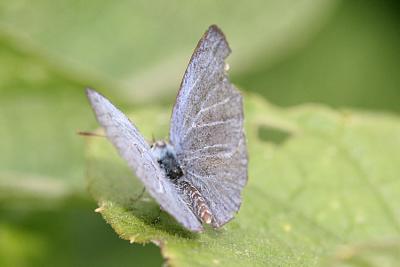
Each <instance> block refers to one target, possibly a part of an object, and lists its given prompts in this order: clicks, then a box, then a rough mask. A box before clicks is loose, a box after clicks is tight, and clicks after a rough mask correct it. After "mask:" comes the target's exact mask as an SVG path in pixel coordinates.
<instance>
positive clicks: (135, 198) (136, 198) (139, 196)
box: [130, 186, 146, 204]
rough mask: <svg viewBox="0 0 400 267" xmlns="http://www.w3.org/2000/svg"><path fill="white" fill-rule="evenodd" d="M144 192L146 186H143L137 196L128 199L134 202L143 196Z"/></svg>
mask: <svg viewBox="0 0 400 267" xmlns="http://www.w3.org/2000/svg"><path fill="white" fill-rule="evenodd" d="M144 192H146V187H144V186H143V189H142V192H140V194H139V195H138V196H137V197H134V198H130V201H131V202H132V203H133V204H134V203H135V202H136V201H138V200H140V199H141V198H142V197H143V195H144Z"/></svg>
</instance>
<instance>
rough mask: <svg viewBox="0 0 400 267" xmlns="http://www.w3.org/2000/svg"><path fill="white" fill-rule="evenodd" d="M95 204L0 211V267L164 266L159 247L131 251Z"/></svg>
mask: <svg viewBox="0 0 400 267" xmlns="http://www.w3.org/2000/svg"><path fill="white" fill-rule="evenodd" d="M93 205H94V203H92V202H89V201H87V199H86V200H82V199H81V198H79V199H77V198H68V199H67V201H65V202H64V203H63V205H59V209H51V210H35V211H32V210H25V209H21V208H19V209H15V208H11V209H10V207H4V208H3V207H1V208H0V217H1V222H0V236H1V238H0V266H7V267H14V266H15V267H25V266H29V267H35V266H38V267H43V266H60V267H67V266H77V267H79V266H82V267H83V266H99V267H100V266H102V267H103V266H104V267H106V266H128V265H129V264H128V263H131V264H130V265H132V266H160V265H161V263H162V258H161V255H159V253H158V248H157V247H156V246H154V245H148V246H142V245H139V244H136V245H135V246H126V243H125V242H123V241H122V240H120V239H119V238H118V237H117V236H116V235H115V234H114V233H113V231H112V229H111V228H110V227H109V226H108V225H106V224H104V223H103V222H102V220H101V219H100V218H99V216H98V214H95V213H94V212H92V209H93Z"/></svg>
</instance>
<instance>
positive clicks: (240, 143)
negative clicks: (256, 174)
mask: <svg viewBox="0 0 400 267" xmlns="http://www.w3.org/2000/svg"><path fill="white" fill-rule="evenodd" d="M229 54H230V48H229V45H228V43H227V41H226V39H225V36H224V34H223V33H222V32H221V30H220V29H219V28H218V27H217V26H214V25H213V26H211V27H210V28H209V29H208V31H207V32H206V33H205V34H204V36H203V37H202V38H201V39H200V41H199V43H198V45H197V47H196V49H195V51H194V53H193V56H192V58H191V60H190V62H189V65H188V67H187V70H186V72H185V75H184V77H183V80H182V84H181V88H180V91H179V93H178V96H177V100H176V104H175V106H174V109H173V112H172V117H171V129H170V141H171V143H172V144H173V145H174V147H175V149H176V153H177V157H178V160H179V162H180V164H181V165H182V167H183V170H184V172H185V176H184V179H187V180H189V181H190V182H191V183H192V184H193V185H194V186H196V187H197V189H198V190H199V191H200V192H201V194H202V195H203V197H204V198H205V199H206V201H207V203H208V205H209V207H210V209H211V211H212V212H213V215H214V221H213V226H214V227H220V226H222V225H223V224H225V223H226V222H228V221H229V220H231V219H232V218H233V216H234V214H235V212H237V211H238V210H239V207H240V204H241V191H242V189H243V187H244V186H245V184H246V182H247V149H246V139H245V135H244V126H243V103H242V97H241V95H240V93H239V91H238V90H237V89H236V88H235V87H234V86H233V85H232V84H231V83H230V82H229V80H228V77H227V73H226V68H225V66H226V65H225V58H226V57H227V56H228V55H229Z"/></svg>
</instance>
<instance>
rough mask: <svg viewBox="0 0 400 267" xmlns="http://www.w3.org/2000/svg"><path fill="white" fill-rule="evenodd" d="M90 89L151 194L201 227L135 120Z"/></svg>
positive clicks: (104, 122)
mask: <svg viewBox="0 0 400 267" xmlns="http://www.w3.org/2000/svg"><path fill="white" fill-rule="evenodd" d="M86 92H87V96H88V99H89V101H90V104H91V106H92V108H93V110H94V112H95V114H96V117H97V120H98V122H99V123H100V124H101V126H102V127H103V128H104V130H105V132H106V135H107V138H108V139H109V140H110V141H111V143H112V144H113V145H114V146H115V148H116V149H117V150H118V152H119V154H120V155H121V157H122V158H124V159H125V160H126V162H127V163H128V165H129V167H130V168H131V169H132V170H133V171H134V173H135V174H136V176H137V177H138V178H139V179H140V180H141V181H142V182H143V184H144V186H145V187H146V190H147V191H148V192H149V193H150V195H151V196H152V197H153V198H154V199H155V200H156V201H157V202H158V203H159V204H160V206H161V207H162V209H163V210H165V211H166V212H168V213H169V214H170V215H172V216H173V217H174V218H175V219H176V220H177V221H178V222H180V223H181V224H182V225H183V226H185V227H186V228H188V229H189V230H191V231H201V230H202V226H201V224H200V222H199V220H198V219H197V218H196V216H195V215H194V214H193V212H192V210H191V209H190V208H189V207H188V206H187V204H186V203H185V202H184V201H183V199H182V197H181V196H180V195H179V194H178V193H177V188H176V186H175V185H174V184H173V183H172V182H171V181H170V180H169V179H168V178H167V177H166V175H165V173H164V172H163V171H162V170H161V169H160V166H159V164H158V163H157V161H156V160H154V158H153V156H152V155H151V152H150V147H149V145H148V144H147V142H146V141H145V140H144V138H143V137H142V135H141V134H140V133H139V131H138V130H137V128H136V127H135V126H134V124H132V122H131V121H130V120H129V119H128V118H127V117H126V116H125V115H124V114H123V113H122V112H121V111H120V110H118V109H117V108H116V107H115V106H114V105H113V104H112V103H111V102H110V101H109V100H108V99H106V98H105V97H103V96H102V95H100V94H99V93H97V92H95V91H93V90H91V89H87V91H86Z"/></svg>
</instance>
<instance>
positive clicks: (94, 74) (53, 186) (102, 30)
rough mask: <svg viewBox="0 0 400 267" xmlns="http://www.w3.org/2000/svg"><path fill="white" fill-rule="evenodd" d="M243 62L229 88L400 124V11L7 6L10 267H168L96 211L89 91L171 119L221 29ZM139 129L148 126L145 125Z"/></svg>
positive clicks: (1, 111) (1, 118)
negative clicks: (185, 81) (395, 118)
mask: <svg viewBox="0 0 400 267" xmlns="http://www.w3.org/2000/svg"><path fill="white" fill-rule="evenodd" d="M213 23H215V24H217V25H219V26H220V27H221V28H222V30H223V31H224V32H225V34H226V35H227V38H228V41H229V43H230V45H231V48H232V50H233V53H232V55H231V56H230V58H229V60H228V61H229V63H230V66H231V71H230V73H231V75H230V76H231V80H232V81H233V82H234V83H235V84H236V85H237V86H238V87H240V88H241V89H242V90H244V91H252V92H257V93H259V94H261V95H262V96H264V97H265V98H266V99H268V100H269V101H271V102H273V103H275V104H278V105H282V106H292V105H296V104H300V103H306V102H319V103H325V104H327V105H329V106H333V107H353V108H360V109H368V110H377V111H381V110H382V111H389V112H393V113H399V112H400V101H399V100H400V75H399V74H400V73H399V70H400V31H399V29H400V27H399V26H400V16H399V4H398V3H397V2H396V1H379V0H364V1H361V0H349V1H337V0H319V1H312V0H302V1H289V0H283V1H271V0H268V1H261V0H259V1H257V0H255V1H241V2H239V1H238V2H232V1H227V0H223V1H190V2H189V1H168V2H164V1H126V0H125V1H118V2H111V1H104V0H101V1H65V0H64V1H57V2H56V1H49V0H39V1H35V2H34V3H32V2H31V1H27V0H16V1H2V2H0V62H1V64H0V150H1V153H0V266H54V265H57V266H110V265H112V266H128V265H129V266H160V265H161V264H162V258H161V255H160V253H159V249H158V248H157V247H156V246H154V245H146V246H141V245H128V243H127V242H126V241H123V240H120V239H119V238H118V237H117V235H116V234H115V233H114V232H113V230H112V229H111V228H110V227H109V226H108V225H106V224H105V223H104V221H103V220H102V219H101V216H100V215H98V214H96V213H94V212H93V210H94V209H95V208H96V204H95V203H94V201H93V200H91V198H90V197H89V196H88V194H87V192H86V188H85V187H86V185H85V179H84V177H85V160H84V155H85V152H84V138H82V137H80V136H77V135H76V131H78V130H93V129H95V128H96V127H97V124H96V122H95V120H94V116H93V114H92V111H91V110H90V108H89V106H88V104H87V101H86V98H85V95H84V90H83V89H84V88H85V87H86V86H91V87H94V88H96V89H97V90H100V91H101V92H103V93H104V94H106V95H107V96H108V97H110V98H111V99H113V102H115V103H116V104H118V105H119V106H121V107H122V108H124V110H134V109H140V108H146V105H149V104H151V103H154V102H156V103H161V104H163V105H168V106H169V107H171V108H172V103H173V101H174V99H175V94H176V92H177V89H178V85H179V83H180V79H181V77H182V75H183V72H184V70H185V68H186V64H187V62H188V60H189V58H190V55H191V53H192V51H193V49H194V47H195V45H196V43H197V41H198V39H199V38H200V36H201V35H202V34H203V32H204V31H205V30H206V29H207V27H208V26H209V25H210V24H213ZM139 127H140V125H139Z"/></svg>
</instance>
